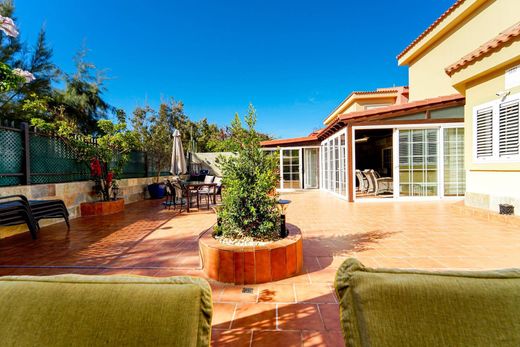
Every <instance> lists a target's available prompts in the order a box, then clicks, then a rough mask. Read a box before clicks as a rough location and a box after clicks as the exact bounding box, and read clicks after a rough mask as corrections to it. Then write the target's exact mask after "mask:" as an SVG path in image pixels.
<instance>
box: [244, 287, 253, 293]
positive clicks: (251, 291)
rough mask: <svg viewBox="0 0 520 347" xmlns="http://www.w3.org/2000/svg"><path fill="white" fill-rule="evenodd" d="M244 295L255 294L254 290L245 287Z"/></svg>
mask: <svg viewBox="0 0 520 347" xmlns="http://www.w3.org/2000/svg"><path fill="white" fill-rule="evenodd" d="M242 293H244V294H253V288H249V287H244V288H242Z"/></svg>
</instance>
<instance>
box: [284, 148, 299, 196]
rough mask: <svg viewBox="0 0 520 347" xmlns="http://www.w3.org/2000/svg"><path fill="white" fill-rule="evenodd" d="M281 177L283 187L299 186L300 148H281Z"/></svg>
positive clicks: (292, 187)
mask: <svg viewBox="0 0 520 347" xmlns="http://www.w3.org/2000/svg"><path fill="white" fill-rule="evenodd" d="M282 163H283V166H282V169H283V172H282V178H283V187H282V188H285V189H299V188H300V150H299V149H284V150H282Z"/></svg>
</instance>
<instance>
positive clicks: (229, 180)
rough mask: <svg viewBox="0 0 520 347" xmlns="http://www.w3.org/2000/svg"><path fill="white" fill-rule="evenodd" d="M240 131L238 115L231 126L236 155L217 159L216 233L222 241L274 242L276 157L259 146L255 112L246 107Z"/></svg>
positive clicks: (277, 215)
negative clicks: (219, 204)
mask: <svg viewBox="0 0 520 347" xmlns="http://www.w3.org/2000/svg"><path fill="white" fill-rule="evenodd" d="M244 121H245V125H246V127H245V128H244V127H243V125H242V122H241V121H240V118H239V117H238V115H236V116H235V119H234V121H233V123H232V125H231V133H232V136H231V139H232V141H233V143H234V146H235V147H236V148H237V151H236V156H230V157H220V158H219V160H218V163H219V165H220V168H221V170H222V173H223V185H224V186H225V187H226V189H225V190H224V191H223V196H222V208H221V209H220V210H219V212H218V217H219V220H220V221H221V222H220V225H219V226H217V229H216V232H217V234H220V235H222V236H224V237H226V238H232V239H237V238H238V239H240V238H247V239H251V240H262V241H265V240H274V239H277V238H278V237H279V234H280V212H279V210H278V209H277V196H276V194H274V192H275V191H276V182H277V175H276V169H277V161H276V157H275V156H273V155H271V154H269V153H268V152H266V151H263V150H262V148H261V147H260V141H261V138H262V137H261V136H260V135H259V134H258V132H257V131H256V130H255V124H256V112H255V109H254V108H253V106H250V107H249V111H248V115H247V116H246V117H245V118H244Z"/></svg>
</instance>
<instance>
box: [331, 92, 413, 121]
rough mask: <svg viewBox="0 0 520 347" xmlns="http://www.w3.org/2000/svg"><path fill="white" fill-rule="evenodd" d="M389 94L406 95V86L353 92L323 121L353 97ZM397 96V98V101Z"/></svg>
mask: <svg viewBox="0 0 520 347" xmlns="http://www.w3.org/2000/svg"><path fill="white" fill-rule="evenodd" d="M391 93H399V95H403V94H405V95H408V86H400V87H389V88H377V89H376V90H372V91H355V92H351V93H350V94H349V95H348V96H347V97H346V98H345V99H343V101H341V103H340V104H339V105H338V106H337V107H336V108H335V109H334V110H332V112H331V113H330V114H329V115H328V116H327V117H326V118H325V120H327V119H329V118H330V117H331V116H332V115H333V114H334V113H335V112H336V111H337V110H338V109H340V108H341V106H343V105H344V104H345V102H346V101H347V100H349V99H350V98H352V97H353V96H354V95H377V94H391ZM399 95H398V96H397V98H398V99H399Z"/></svg>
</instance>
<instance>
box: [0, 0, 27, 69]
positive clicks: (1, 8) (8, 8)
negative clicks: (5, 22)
mask: <svg viewBox="0 0 520 347" xmlns="http://www.w3.org/2000/svg"><path fill="white" fill-rule="evenodd" d="M0 15H1V16H3V17H9V18H11V19H13V20H14V21H16V18H15V17H14V3H13V1H12V0H5V1H1V2H0ZM21 51H22V43H21V42H20V37H12V36H7V35H6V34H5V33H3V32H2V31H0V62H3V63H4V64H8V65H10V66H11V67H20V66H21V60H20V59H19V55H20V52H21Z"/></svg>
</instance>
